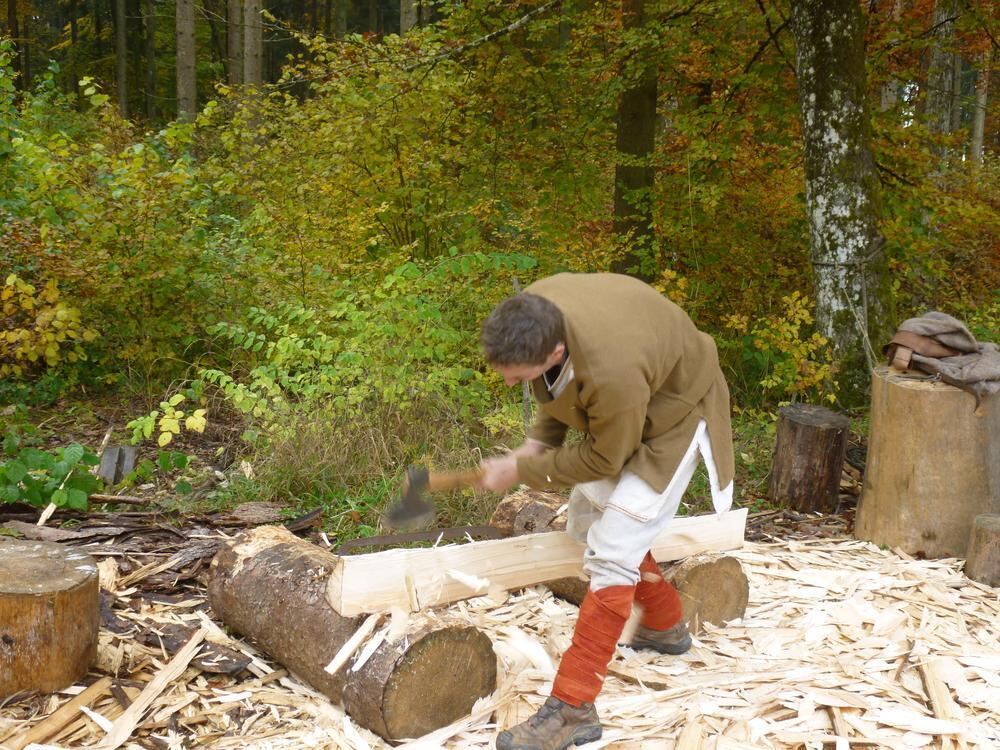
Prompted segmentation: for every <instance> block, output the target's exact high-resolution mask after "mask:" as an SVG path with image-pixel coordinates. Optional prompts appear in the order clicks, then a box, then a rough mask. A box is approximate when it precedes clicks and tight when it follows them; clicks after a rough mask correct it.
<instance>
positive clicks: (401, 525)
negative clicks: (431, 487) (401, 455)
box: [382, 466, 437, 529]
mask: <svg viewBox="0 0 1000 750" xmlns="http://www.w3.org/2000/svg"><path fill="white" fill-rule="evenodd" d="M428 477H429V474H428V471H427V469H426V468H424V467H423V466H410V467H409V468H407V470H406V479H404V480H403V492H402V494H401V495H400V497H399V499H398V500H397V501H396V502H394V503H393V504H392V505H391V506H390V507H389V510H388V511H386V513H385V515H384V516H382V523H383V525H385V526H387V527H388V528H390V529H414V528H420V527H422V526H429V525H430V524H432V523H433V522H434V518H435V516H436V515H437V513H436V509H435V508H434V504H433V503H430V502H428V501H427V500H425V499H424V495H425V494H426V492H427V480H428Z"/></svg>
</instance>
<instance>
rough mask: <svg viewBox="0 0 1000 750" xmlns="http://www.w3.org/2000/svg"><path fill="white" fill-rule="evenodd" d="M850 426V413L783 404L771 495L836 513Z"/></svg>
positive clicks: (799, 508) (801, 507) (781, 501)
mask: <svg viewBox="0 0 1000 750" xmlns="http://www.w3.org/2000/svg"><path fill="white" fill-rule="evenodd" d="M850 426H851V423H850V420H849V419H848V418H847V417H845V416H843V415H842V414H837V413H836V412H832V411H830V410H829V409H827V408H825V407H822V406H816V405H815V404H792V405H791V406H783V407H781V409H780V411H779V412H778V435H777V439H776V441H775V446H774V456H773V458H772V460H771V476H770V479H769V480H768V486H767V494H768V496H769V497H770V498H771V499H772V500H773V501H774V502H776V503H778V504H779V505H782V506H784V507H786V508H793V509H795V510H797V511H801V512H811V511H832V510H833V509H834V508H835V507H836V505H837V495H838V491H839V489H840V477H841V473H842V472H843V467H844V456H845V455H846V453H847V438H848V435H849V432H850Z"/></svg>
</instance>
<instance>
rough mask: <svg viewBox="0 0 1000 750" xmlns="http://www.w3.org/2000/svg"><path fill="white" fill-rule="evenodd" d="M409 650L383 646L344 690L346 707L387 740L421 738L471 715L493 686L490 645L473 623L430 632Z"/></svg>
mask: <svg viewBox="0 0 1000 750" xmlns="http://www.w3.org/2000/svg"><path fill="white" fill-rule="evenodd" d="M410 640H411V643H410V644H409V648H406V649H405V651H404V650H403V649H404V648H405V646H406V645H408V644H406V643H405V642H404V643H403V644H402V645H400V644H396V645H386V646H383V647H382V648H380V649H379V652H377V653H376V654H375V655H374V656H373V657H372V660H371V661H370V663H369V664H366V665H365V667H366V669H365V674H364V675H363V676H362V678H361V679H357V680H352V681H351V682H349V683H348V685H347V687H346V689H345V691H344V707H345V708H346V709H347V711H348V712H349V713H350V714H351V715H352V716H353V717H354V718H355V719H356V720H357V721H358V722H359V723H361V724H364V725H366V726H369V727H373V728H375V731H377V732H378V734H381V735H382V736H384V737H387V738H390V739H395V740H399V739H405V738H415V737H420V736H422V735H424V734H427V733H428V732H432V731H434V730H435V729H438V728H439V727H441V726H444V725H447V724H450V723H452V722H453V721H456V720H458V719H460V718H461V717H463V716H466V715H468V714H469V712H470V711H471V710H472V707H473V705H475V702H476V701H477V700H478V699H479V698H481V697H482V696H484V695H489V694H490V693H491V692H493V690H495V689H496V680H497V657H496V654H495V653H494V652H493V644H492V642H491V641H490V639H489V638H488V637H487V636H486V635H484V634H483V633H482V632H480V631H479V630H477V629H476V628H472V627H449V628H443V629H438V630H433V631H430V632H428V633H427V634H426V635H423V636H422V637H420V636H418V637H417V640H415V641H412V639H410Z"/></svg>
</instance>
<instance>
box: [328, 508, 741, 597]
mask: <svg viewBox="0 0 1000 750" xmlns="http://www.w3.org/2000/svg"><path fill="white" fill-rule="evenodd" d="M746 519H747V511H746V509H745V508H741V509H739V510H734V511H730V512H728V513H726V514H724V515H722V516H721V517H717V516H714V515H711V516H693V517H689V518H678V519H675V520H674V521H673V522H672V523H671V524H670V526H669V528H668V529H667V530H666V531H664V533H663V534H661V535H660V537H659V538H657V540H656V542H655V543H654V545H653V556H654V557H655V558H656V559H657V560H660V561H666V560H680V559H682V558H685V557H688V556H690V555H694V554H697V553H699V552H724V551H726V550H732V549H739V548H740V547H742V546H743V533H744V529H745V527H746ZM582 560H583V546H582V545H581V544H580V543H578V542H576V541H574V540H573V539H572V537H570V536H569V535H568V534H566V533H565V532H562V531H554V532H549V533H545V534H529V535H526V536H521V537H512V538H509V539H497V540H490V541H485V542H473V543H470V544H463V545H457V546H448V547H437V548H424V549H394V550H387V551H385V552H376V553H373V554H369V555H354V556H343V557H339V558H338V559H337V563H336V567H335V568H334V571H333V574H332V575H331V576H330V579H329V584H328V587H327V600H328V601H329V603H330V606H332V607H333V608H334V609H335V610H336V611H337V612H338V613H339V614H341V615H343V616H344V617H353V616H355V615H360V614H366V613H372V612H382V611H386V610H388V609H390V608H392V607H399V608H402V609H403V610H409V611H416V610H419V609H425V608H428V607H433V606H437V605H439V604H447V603H448V602H454V601H458V600H460V599H468V598H470V597H473V596H479V595H482V594H486V593H495V592H497V591H499V590H507V591H509V590H513V589H518V588H522V587H524V586H531V585H534V584H536V583H543V582H545V581H551V580H553V579H556V578H565V577H567V576H574V575H576V576H579V575H581V574H582V572H583V566H582Z"/></svg>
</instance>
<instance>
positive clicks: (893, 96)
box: [879, 0, 903, 112]
mask: <svg viewBox="0 0 1000 750" xmlns="http://www.w3.org/2000/svg"><path fill="white" fill-rule="evenodd" d="M891 13H892V23H893V26H898V25H899V21H900V19H901V18H902V16H903V0H894V1H893V3H892V11H891ZM899 88H900V80H899V78H897V77H896V75H895V74H894V73H893V72H892V71H890V72H889V77H888V78H887V79H886V81H885V82H884V83H883V84H882V92H881V97H880V102H879V105H880V107H879V108H880V109H881V111H883V112H887V111H888V110H890V109H892V108H893V107H895V106H896V102H898V101H899Z"/></svg>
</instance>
